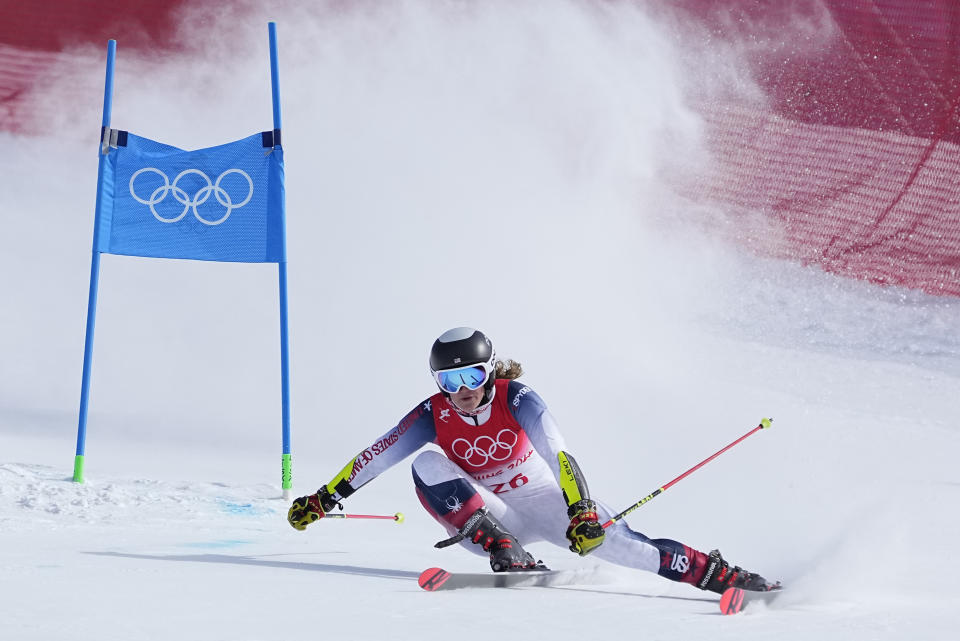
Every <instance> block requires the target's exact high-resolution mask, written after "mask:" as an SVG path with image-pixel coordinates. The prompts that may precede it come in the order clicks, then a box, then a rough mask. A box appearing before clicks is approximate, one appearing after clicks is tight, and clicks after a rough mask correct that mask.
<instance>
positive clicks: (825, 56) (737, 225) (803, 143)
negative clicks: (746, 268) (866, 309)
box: [683, 0, 960, 296]
mask: <svg viewBox="0 0 960 641" xmlns="http://www.w3.org/2000/svg"><path fill="white" fill-rule="evenodd" d="M683 10H684V11H686V12H687V13H688V14H689V15H691V16H693V17H695V18H696V19H697V20H698V21H699V22H700V24H702V25H703V26H704V27H705V31H704V33H706V34H708V36H709V37H710V38H715V39H718V40H720V41H722V42H724V43H726V44H727V45H730V46H731V47H732V48H733V49H734V50H737V51H740V52H741V53H742V57H741V60H743V61H745V62H744V63H745V64H746V65H747V66H748V67H749V71H750V75H751V77H752V79H753V80H754V81H755V82H756V83H757V84H758V85H759V86H760V87H761V88H762V90H763V93H764V94H765V98H766V100H765V101H762V102H758V101H755V100H753V101H751V100H747V99H744V100H742V101H738V100H736V99H730V98H729V96H726V97H725V98H724V99H721V100H712V101H709V102H702V103H700V104H699V105H698V109H699V111H700V112H701V113H702V114H703V115H704V117H705V119H706V120H707V122H708V129H709V133H708V141H709V144H710V146H711V150H712V151H713V152H714V156H715V158H717V159H718V162H717V163H716V165H715V166H714V167H713V169H712V170H711V171H710V172H709V173H708V175H706V176H702V177H701V178H702V180H701V181H700V182H699V183H698V184H697V189H695V190H694V192H695V196H696V197H697V198H699V199H704V200H708V201H710V202H711V203H720V204H721V206H722V207H723V209H724V210H725V211H726V212H727V213H728V217H727V219H726V220H727V223H728V224H727V226H726V227H727V229H728V231H729V233H730V235H732V236H735V237H739V238H740V239H741V240H745V241H748V242H751V244H752V245H753V246H754V247H755V248H756V249H757V251H760V252H764V253H767V254H770V255H774V256H779V257H787V258H792V259H798V260H801V261H804V262H806V263H811V264H817V265H820V266H822V267H823V268H824V269H827V270H829V271H832V272H837V273H842V274H846V275H849V276H853V277H856V278H862V279H867V280H870V281H874V282H878V283H884V284H896V285H903V286H907V287H913V288H919V289H922V290H924V291H927V292H930V293H933V294H950V295H955V296H960V114H958V100H960V69H958V64H960V3H958V2H956V0H929V1H928V2H916V1H915V0H810V1H808V2H804V3H793V2H784V1H782V0H749V1H747V0H712V1H711V0H688V1H687V2H685V3H683ZM758 220H759V221H760V224H758ZM731 221H732V222H731ZM761 230H762V231H761Z"/></svg>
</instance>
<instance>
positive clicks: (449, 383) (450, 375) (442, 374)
mask: <svg viewBox="0 0 960 641" xmlns="http://www.w3.org/2000/svg"><path fill="white" fill-rule="evenodd" d="M492 373H493V367H492V366H491V365H490V364H488V363H477V364H476V365H467V366H466V367H458V368H457V369H444V370H440V371H439V372H434V373H433V377H434V379H436V381H437V385H439V386H440V389H442V390H443V391H445V392H448V393H450V394H456V393H457V392H459V391H460V388H461V387H466V388H467V389H469V390H475V389H478V388H480V387H483V385H484V383H486V382H487V379H488V378H490V375H491V374H492Z"/></svg>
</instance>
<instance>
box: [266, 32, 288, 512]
mask: <svg viewBox="0 0 960 641" xmlns="http://www.w3.org/2000/svg"><path fill="white" fill-rule="evenodd" d="M267 30H268V32H269V34H270V89H271V93H272V95H273V140H274V145H275V146H277V147H280V129H281V127H282V124H281V121H280V64H279V60H278V55H277V23H276V22H270V23H268V24H267ZM283 207H284V211H282V212H281V216H280V221H281V235H280V242H281V243H282V247H283V249H282V251H281V257H282V258H281V260H280V262H279V263H278V264H277V267H278V269H279V275H280V395H281V401H280V403H281V429H282V431H283V453H282V456H281V477H280V482H281V487H282V488H283V498H285V499H289V498H290V496H291V489H292V488H293V471H292V468H293V465H292V456H291V453H290V332H289V330H288V324H287V323H288V320H287V217H286V211H285V210H286V202H284V204H283Z"/></svg>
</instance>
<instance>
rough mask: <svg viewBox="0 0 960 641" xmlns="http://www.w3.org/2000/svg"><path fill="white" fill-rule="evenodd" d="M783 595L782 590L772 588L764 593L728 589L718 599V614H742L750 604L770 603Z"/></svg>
mask: <svg viewBox="0 0 960 641" xmlns="http://www.w3.org/2000/svg"><path fill="white" fill-rule="evenodd" d="M782 593H783V589H782V588H779V587H777V588H774V589H772V590H767V591H765V592H760V591H757V590H744V589H743V588H730V589H728V590H726V591H725V592H724V593H723V596H721V597H720V614H737V613H739V612H742V611H743V609H744V608H746V607H747V606H748V605H749V604H750V603H756V602H758V601H762V602H763V603H770V602H771V601H773V600H774V599H776V598H777V597H778V596H780V595H781V594H782Z"/></svg>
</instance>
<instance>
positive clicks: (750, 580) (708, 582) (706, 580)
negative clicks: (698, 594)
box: [697, 550, 780, 594]
mask: <svg viewBox="0 0 960 641" xmlns="http://www.w3.org/2000/svg"><path fill="white" fill-rule="evenodd" d="M697 587H698V588H700V589H701V590H709V591H711V592H717V593H718V594H723V592H724V590H727V589H729V588H743V589H744V590H754V591H756V592H768V591H770V590H778V589H780V583H779V582H777V583H770V582H769V581H767V580H766V579H765V578H763V577H762V576H760V575H759V574H754V573H753V572H747V571H746V570H744V569H743V568H741V567H740V566H738V565H735V566H733V567H730V564H729V563H727V562H726V561H724V560H723V557H722V556H720V550H713V551H711V552H710V555H709V556H708V557H707V569H706V570H705V571H704V573H703V578H702V579H700V581H698V582H697Z"/></svg>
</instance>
